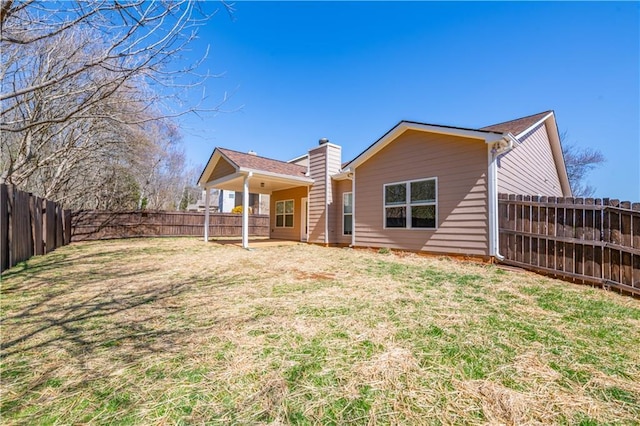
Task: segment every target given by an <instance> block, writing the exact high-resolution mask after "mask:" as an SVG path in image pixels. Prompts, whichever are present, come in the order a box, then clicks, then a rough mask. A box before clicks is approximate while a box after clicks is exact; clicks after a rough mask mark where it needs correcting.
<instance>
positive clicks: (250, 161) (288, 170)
mask: <svg viewBox="0 0 640 426" xmlns="http://www.w3.org/2000/svg"><path fill="white" fill-rule="evenodd" d="M216 149H217V150H218V151H220V153H221V154H223V155H224V156H225V157H226V158H227V160H229V162H231V163H233V164H234V165H235V166H236V167H237V168H241V169H250V170H261V171H265V172H270V173H276V174H279V175H288V176H295V177H303V176H305V174H306V173H307V168H306V167H304V166H300V165H298V164H292V163H287V162H285V161H280V160H273V159H271V158H266V157H259V156H257V155H253V154H245V153H244V152H239V151H234V150H232V149H227V148H216Z"/></svg>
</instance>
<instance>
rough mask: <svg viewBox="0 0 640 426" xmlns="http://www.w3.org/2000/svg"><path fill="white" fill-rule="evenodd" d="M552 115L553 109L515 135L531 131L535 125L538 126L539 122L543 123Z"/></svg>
mask: <svg viewBox="0 0 640 426" xmlns="http://www.w3.org/2000/svg"><path fill="white" fill-rule="evenodd" d="M552 115H553V111H551V112H549V114H547V115H545V116H544V117H542V118H541V119H540V120H538V121H536V122H535V123H534V124H533V125H531V126H529V127H527V128H526V129H524V130H523V131H521V132H519V133H518V135H517V136H520V135H526V134H527V133H529V132H530V131H532V130H533V129H535V128H536V127H538V126H539V125H540V124H541V123H544V122H545V121H546V120H547V118H549V117H551V116H552Z"/></svg>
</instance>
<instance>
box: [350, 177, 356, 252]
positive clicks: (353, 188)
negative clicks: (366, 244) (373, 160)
mask: <svg viewBox="0 0 640 426" xmlns="http://www.w3.org/2000/svg"><path fill="white" fill-rule="evenodd" d="M351 194H352V195H351V204H352V206H351V214H352V215H353V217H352V218H351V228H352V229H351V247H355V246H356V169H355V168H354V169H353V177H352V178H351Z"/></svg>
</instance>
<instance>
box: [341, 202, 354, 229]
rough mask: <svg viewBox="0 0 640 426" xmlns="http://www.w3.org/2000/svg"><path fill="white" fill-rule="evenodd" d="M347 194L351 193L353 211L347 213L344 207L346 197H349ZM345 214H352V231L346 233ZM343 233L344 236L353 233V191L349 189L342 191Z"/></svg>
mask: <svg viewBox="0 0 640 426" xmlns="http://www.w3.org/2000/svg"><path fill="white" fill-rule="evenodd" d="M347 195H351V213H345V211H344V207H345V205H346V204H345V198H346V197H347ZM345 216H351V232H350V233H348V234H346V233H345V229H344V218H345ZM342 235H343V236H351V235H353V192H351V191H349V192H344V193H342Z"/></svg>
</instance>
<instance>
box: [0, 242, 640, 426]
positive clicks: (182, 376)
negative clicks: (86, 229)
mask: <svg viewBox="0 0 640 426" xmlns="http://www.w3.org/2000/svg"><path fill="white" fill-rule="evenodd" d="M1 321H2V339H1V340H2V418H3V422H4V423H5V424H20V423H25V424H26V423H33V422H37V423H56V424H71V423H100V424H103V423H119V424H165V423H166V424H174V423H180V422H183V423H207V424H346V423H349V424H439V423H440V424H458V423H467V424H487V423H488V424H514V425H515V424H548V423H566V424H574V423H575V424H578V423H584V424H597V423H626V424H635V423H636V422H637V419H638V418H640V351H638V347H640V302H639V301H638V300H634V299H631V298H627V297H622V296H619V295H616V294H613V293H608V292H605V291H601V290H594V289H590V288H588V287H584V286H575V285H571V284H567V283H563V282H559V281H554V280H550V279H547V278H543V277H540V276H537V275H534V274H530V273H517V272H510V271H509V272H505V271H502V270H500V269H499V268H496V267H494V266H489V265H482V264H477V263H467V262H459V261H452V260H449V259H446V258H425V257H421V256H416V255H411V254H379V253H377V252H374V251H360V250H357V251H354V250H350V249H334V248H322V247H316V246H309V245H294V246H291V245H288V246H282V247H263V248H260V249H257V250H253V251H246V250H242V249H240V248H238V247H236V246H233V245H218V244H213V243H210V244H204V243H202V242H201V241H198V240H196V239H140V240H120V241H118V240H114V241H108V242H90V243H82V244H73V245H71V246H68V247H64V248H62V249H59V250H58V251H56V252H54V253H52V254H50V255H47V256H43V257H39V258H34V259H32V260H30V261H29V262H28V263H26V264H23V265H20V266H18V267H16V268H14V269H12V270H10V271H8V273H6V274H4V275H3V276H2V320H1Z"/></svg>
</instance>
